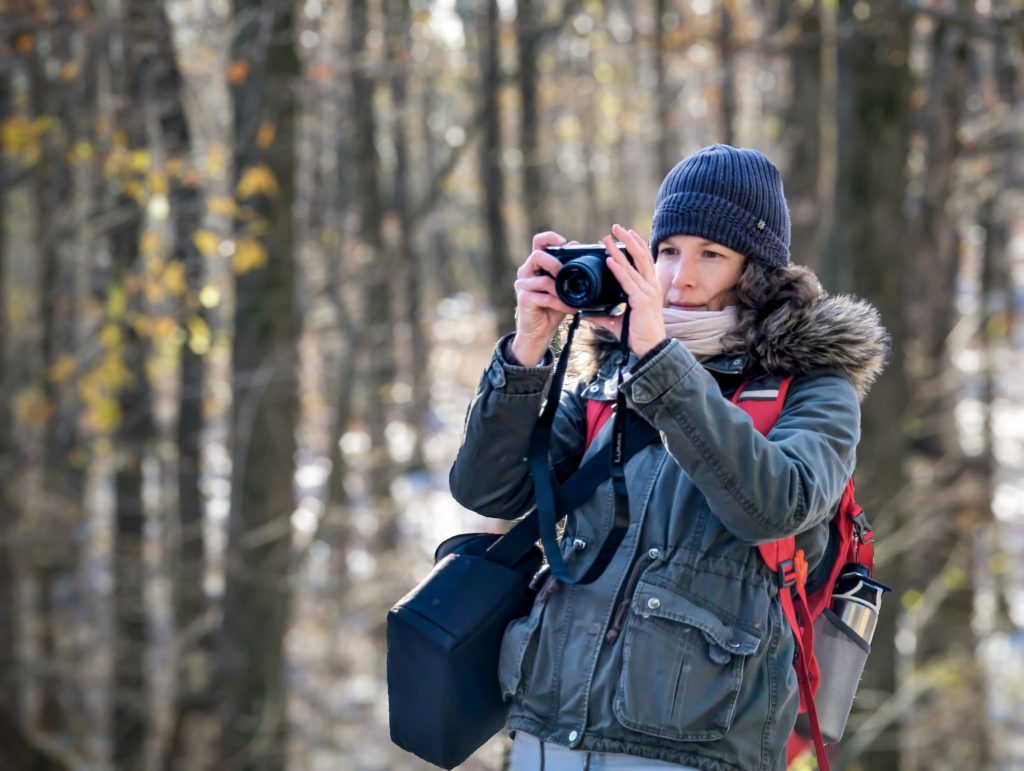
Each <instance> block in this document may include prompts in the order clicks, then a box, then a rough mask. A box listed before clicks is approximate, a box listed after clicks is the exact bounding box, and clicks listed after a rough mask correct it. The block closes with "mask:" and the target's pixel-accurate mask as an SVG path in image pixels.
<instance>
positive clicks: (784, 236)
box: [651, 145, 790, 266]
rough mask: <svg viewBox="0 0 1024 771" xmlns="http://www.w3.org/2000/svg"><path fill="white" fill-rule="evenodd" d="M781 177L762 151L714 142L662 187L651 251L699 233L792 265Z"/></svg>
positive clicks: (675, 171) (744, 251)
mask: <svg viewBox="0 0 1024 771" xmlns="http://www.w3.org/2000/svg"><path fill="white" fill-rule="evenodd" d="M789 233H790V225H789V207H788V206H787V205H786V196H785V194H784V193H783V192H782V179H781V177H780V176H779V170H778V169H777V168H775V166H774V165H773V164H772V162H771V161H769V160H768V159H767V158H766V157H765V156H764V155H763V154H762V153H759V152H758V151H757V150H745V149H737V148H735V147H731V146H729V145H712V146H711V147H705V148H704V149H703V150H698V151H697V152H696V153H694V154H693V155H691V156H689V157H688V158H684V159H683V160H681V161H680V162H679V163H677V164H676V166H675V168H674V169H672V171H670V172H669V173H668V176H666V177H665V179H664V181H663V182H662V183H661V189H660V190H658V198H657V200H656V203H655V210H654V224H653V227H652V233H651V254H653V255H655V256H657V254H658V244H659V243H660V242H661V241H663V240H664V239H666V238H668V237H669V236H674V235H680V234H681V235H688V236H700V237H702V238H707V239H708V240H710V241H714V242H715V243H718V244H721V245H722V246H727V247H729V248H730V249H734V250H735V251H737V252H740V253H741V254H744V255H746V256H747V257H752V258H754V259H757V260H760V261H761V262H764V263H767V264H768V265H775V266H782V265H787V264H788V263H789Z"/></svg>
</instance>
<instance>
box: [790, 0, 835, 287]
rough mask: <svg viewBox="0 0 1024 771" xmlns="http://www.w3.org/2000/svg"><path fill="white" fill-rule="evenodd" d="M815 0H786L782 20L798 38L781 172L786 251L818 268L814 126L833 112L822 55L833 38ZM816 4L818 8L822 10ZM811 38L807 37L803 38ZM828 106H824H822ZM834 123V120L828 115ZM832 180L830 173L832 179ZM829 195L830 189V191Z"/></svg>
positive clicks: (820, 207) (820, 210)
mask: <svg viewBox="0 0 1024 771" xmlns="http://www.w3.org/2000/svg"><path fill="white" fill-rule="evenodd" d="M818 6H819V3H818V2H815V3H814V4H812V5H811V6H810V7H809V8H801V7H798V6H797V5H796V4H787V5H786V8H787V9H788V11H789V14H790V15H795V14H799V15H798V17H797V18H786V20H785V22H784V24H793V25H795V26H796V27H797V29H798V30H799V32H798V33H797V40H796V42H794V43H793V44H792V45H791V46H790V47H789V71H790V76H791V79H792V84H793V86H792V88H793V99H792V102H791V103H790V105H789V109H788V111H787V114H786V118H785V120H786V132H785V136H786V141H787V144H788V145H789V148H790V161H789V169H788V172H787V174H786V198H787V199H788V200H789V211H790V216H791V218H792V222H793V234H792V239H791V245H790V253H791V254H792V255H793V261H794V262H797V263H800V264H801V265H807V266H808V267H810V268H811V269H812V270H817V269H818V267H819V265H820V260H821V245H820V241H819V236H820V230H819V222H820V221H821V218H822V217H824V216H826V211H825V209H826V208H827V207H826V205H824V203H823V202H821V201H820V200H819V195H818V192H819V188H818V182H819V180H818V177H819V169H820V167H821V160H822V159H821V153H820V134H821V132H820V130H819V126H820V125H823V123H824V122H825V121H826V120H828V116H830V115H832V114H833V113H834V109H835V98H836V95H835V89H834V88H833V89H831V90H829V91H828V92H827V93H825V92H824V90H823V89H824V83H823V82H822V70H823V59H824V57H825V56H827V55H828V53H831V55H832V57H833V58H834V56H835V44H834V43H830V42H825V41H823V40H821V21H820V15H819V7H818ZM824 12H825V11H824V10H821V13H824ZM808 41H812V42H808ZM825 106H827V108H828V110H827V114H826V111H825V110H823V107H825ZM832 123H833V125H834V123H835V120H834V117H833V118H832ZM831 185H832V186H833V187H834V186H835V179H834V178H833V179H832V180H831ZM833 195H834V194H833Z"/></svg>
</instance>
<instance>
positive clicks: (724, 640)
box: [633, 581, 761, 656]
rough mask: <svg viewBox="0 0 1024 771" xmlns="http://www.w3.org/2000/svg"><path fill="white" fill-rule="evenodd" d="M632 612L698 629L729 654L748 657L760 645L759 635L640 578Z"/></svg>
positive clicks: (669, 590)
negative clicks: (730, 623) (727, 621)
mask: <svg viewBox="0 0 1024 771" xmlns="http://www.w3.org/2000/svg"><path fill="white" fill-rule="evenodd" d="M633 612H634V613H637V614H639V615H640V616H643V617H645V618H646V617H649V616H654V617H656V618H664V619H668V620H670V621H678V622H679V623H682V624H686V625H688V626H692V627H693V628H695V629H699V630H700V631H701V632H702V633H703V635H704V637H705V638H707V640H708V642H711V643H714V644H715V645H717V646H718V647H719V648H721V649H722V650H724V651H727V652H728V653H730V654H732V655H737V656H749V655H750V654H752V653H754V652H756V651H757V648H758V646H759V645H760V644H761V637H760V635H755V634H751V633H750V632H747V631H746V630H744V629H739V628H738V627H735V626H730V625H729V624H726V623H724V622H723V621H722V620H721V619H720V618H719V617H718V616H717V615H715V614H714V613H712V612H711V611H710V610H708V609H707V608H703V607H701V606H700V605H698V604H696V603H695V602H693V600H690V599H689V598H687V597H684V596H682V595H680V594H677V593H676V592H674V591H672V590H671V589H667V588H665V587H664V586H656V585H653V584H645V583H644V582H643V581H641V582H640V583H639V584H638V585H637V588H636V593H635V594H634V595H633Z"/></svg>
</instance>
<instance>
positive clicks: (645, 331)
mask: <svg viewBox="0 0 1024 771" xmlns="http://www.w3.org/2000/svg"><path fill="white" fill-rule="evenodd" d="M613 238H614V239H618V240H619V241H621V242H622V243H623V245H624V246H625V247H626V251H628V252H629V256H630V257H632V258H633V264H632V265H631V264H630V262H629V258H628V257H626V255H625V254H623V252H622V250H621V249H619V248H618V247H617V246H616V245H615V241H614V240H613ZM601 242H602V243H603V244H604V245H605V248H606V249H607V250H608V253H609V254H610V255H611V257H609V258H608V261H607V263H608V268H609V269H610V270H611V272H612V274H613V275H614V276H615V278H616V279H618V282H619V284H621V285H622V289H623V291H625V293H626V295H627V296H628V297H629V307H630V309H631V310H630V317H629V349H630V350H631V351H632V352H633V353H635V354H636V355H637V356H638V357H642V356H643V355H644V354H646V353H647V352H648V351H650V350H651V349H652V348H654V346H656V345H657V344H658V343H660V342H661V341H662V340H664V339H665V318H664V316H663V315H662V308H663V307H664V304H665V298H664V297H663V296H662V291H661V284H660V283H659V281H658V273H657V269H656V268H655V267H654V258H653V257H652V256H651V252H650V250H649V249H648V248H647V242H646V241H644V240H643V238H641V237H640V234H639V233H637V232H636V231H635V230H627V229H626V228H624V227H622V226H621V225H613V226H612V233H611V235H610V236H605V237H604V238H603V239H601ZM588 321H590V322H592V323H594V324H597V325H598V326H600V327H604V328H605V329H607V330H609V331H611V332H612V333H614V334H615V336H616V337H620V335H621V332H622V316H600V317H598V318H592V319H588Z"/></svg>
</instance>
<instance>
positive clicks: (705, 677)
mask: <svg viewBox="0 0 1024 771" xmlns="http://www.w3.org/2000/svg"><path fill="white" fill-rule="evenodd" d="M760 644H761V636H759V635H755V634H751V633H749V632H747V631H745V630H743V629H739V628H737V627H735V626H731V625H729V624H726V623H724V622H723V621H722V620H721V619H719V618H718V616H716V615H715V614H714V613H712V612H711V611H709V610H707V609H706V608H703V607H701V606H699V605H697V604H696V603H694V602H693V601H691V600H689V599H687V598H686V597H684V596H682V595H679V594H676V593H675V592H673V591H672V590H669V589H666V588H664V587H661V586H655V585H652V584H648V583H645V582H643V581H641V582H640V584H639V585H638V586H637V589H636V592H635V593H634V595H633V602H632V604H631V607H630V617H629V620H628V621H627V623H626V631H625V635H624V637H623V641H622V646H623V648H622V670H621V672H620V674H619V682H618V687H617V689H616V693H615V701H614V704H613V710H614V712H615V717H616V718H617V719H618V721H619V722H620V723H622V725H624V726H625V727H627V728H630V729H632V730H634V731H640V732H642V733H645V734H650V735H652V736H658V737H661V738H664V739H672V740H676V741H711V740H715V739H720V738H722V737H723V736H724V735H725V734H726V732H727V731H728V730H729V729H730V727H731V726H732V723H733V717H734V713H735V711H736V702H737V699H738V697H739V693H740V684H741V683H742V680H743V668H744V664H745V663H746V660H747V658H748V657H749V656H750V655H751V654H753V653H754V652H756V651H757V649H758V647H759V646H760Z"/></svg>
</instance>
